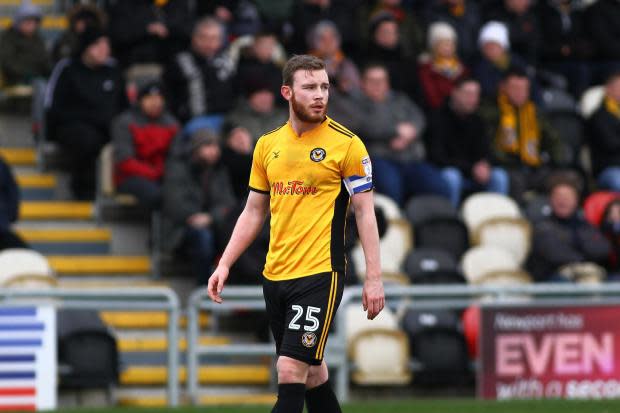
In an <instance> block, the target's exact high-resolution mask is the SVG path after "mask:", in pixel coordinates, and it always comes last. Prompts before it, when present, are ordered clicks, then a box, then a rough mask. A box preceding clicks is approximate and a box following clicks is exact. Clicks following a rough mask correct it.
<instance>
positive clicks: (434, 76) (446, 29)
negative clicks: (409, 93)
mask: <svg viewBox="0 0 620 413" xmlns="http://www.w3.org/2000/svg"><path fill="white" fill-rule="evenodd" d="M456 44H457V37H456V32H455V31H454V29H453V28H452V26H450V25H449V24H448V23H441V22H439V23H433V24H432V25H431V26H430V27H429V29H428V48H429V54H428V55H425V56H422V58H421V59H420V65H419V67H418V75H419V77H420V83H421V85H422V91H423V92H424V98H425V101H426V105H427V106H428V107H429V108H430V109H438V108H439V107H441V105H442V104H443V102H444V100H445V99H446V98H447V97H448V96H449V95H450V92H451V91H452V88H453V87H454V84H455V83H456V82H457V81H458V80H459V79H460V78H461V77H464V76H467V75H468V70H467V69H466V68H465V66H463V63H462V62H461V61H460V60H459V58H458V56H457V54H456Z"/></svg>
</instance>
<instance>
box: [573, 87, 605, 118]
mask: <svg viewBox="0 0 620 413" xmlns="http://www.w3.org/2000/svg"><path fill="white" fill-rule="evenodd" d="M604 97H605V87H604V86H592V87H590V88H588V89H587V90H586V91H585V92H583V95H581V99H579V107H578V110H579V113H581V116H583V117H584V119H588V118H589V117H590V116H592V114H593V113H594V112H596V110H597V109H598V107H599V106H600V105H601V102H602V101H603V98H604Z"/></svg>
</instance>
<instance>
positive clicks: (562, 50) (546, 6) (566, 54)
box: [540, 0, 594, 96]
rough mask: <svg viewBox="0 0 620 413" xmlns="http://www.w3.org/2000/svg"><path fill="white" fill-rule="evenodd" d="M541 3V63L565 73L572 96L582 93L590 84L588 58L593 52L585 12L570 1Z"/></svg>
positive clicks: (555, 0)
mask: <svg viewBox="0 0 620 413" xmlns="http://www.w3.org/2000/svg"><path fill="white" fill-rule="evenodd" d="M540 3H541V4H540V28H541V37H542V39H543V40H542V42H541V58H542V63H543V64H544V66H545V67H546V68H547V69H549V70H551V71H554V72H558V73H560V74H562V75H563V76H565V77H566V78H567V79H568V82H569V86H570V90H571V92H572V93H573V95H574V96H581V94H582V93H583V91H584V90H585V89H586V88H587V87H588V86H589V85H590V81H591V70H590V67H589V64H588V62H587V59H590V58H591V57H592V56H593V53H594V46H593V44H592V42H591V39H590V33H589V32H588V30H587V26H586V21H585V17H584V11H583V10H581V9H580V8H579V7H578V6H577V5H576V2H574V1H573V0H544V1H541V2H540Z"/></svg>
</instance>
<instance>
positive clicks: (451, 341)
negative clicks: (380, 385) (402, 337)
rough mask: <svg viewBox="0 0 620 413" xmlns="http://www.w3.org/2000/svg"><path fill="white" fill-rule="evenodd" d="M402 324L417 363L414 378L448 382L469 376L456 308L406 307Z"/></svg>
mask: <svg viewBox="0 0 620 413" xmlns="http://www.w3.org/2000/svg"><path fill="white" fill-rule="evenodd" d="M402 326H403V329H404V330H405V332H406V333H407V336H408V337H409V344H410V349H411V356H412V357H413V361H414V365H415V366H417V367H416V368H415V370H414V380H415V382H417V383H420V384H448V383H450V384H451V383H462V382H463V381H465V380H468V379H469V376H470V368H469V358H468V355H467V347H466V345H465V339H464V337H463V334H462V332H461V326H460V320H459V315H458V314H457V313H456V312H454V311H449V310H416V309H410V310H408V311H407V312H406V313H405V316H404V317H403V320H402Z"/></svg>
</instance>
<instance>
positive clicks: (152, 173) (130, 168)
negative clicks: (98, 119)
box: [110, 108, 179, 185]
mask: <svg viewBox="0 0 620 413" xmlns="http://www.w3.org/2000/svg"><path fill="white" fill-rule="evenodd" d="M178 131H179V124H178V122H177V121H176V119H174V117H173V116H172V115H171V114H170V113H168V112H164V113H163V114H162V115H161V116H160V117H159V118H158V119H150V118H148V117H147V116H145V115H144V114H143V113H142V112H141V111H140V109H138V108H131V109H129V110H127V111H125V112H123V113H122V114H120V115H119V116H118V117H117V118H116V119H114V121H113V122H112V128H111V130H110V133H111V138H112V144H113V146H114V162H115V175H114V180H115V184H116V185H120V184H121V183H122V182H123V181H124V180H126V179H127V178H129V177H132V176H139V177H142V178H146V179H148V180H150V181H154V182H159V181H160V179H161V178H162V177H163V175H164V166H165V162H166V158H167V156H168V150H169V148H170V145H171V143H172V139H173V138H174V137H175V136H176V134H177V132H178Z"/></svg>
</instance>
